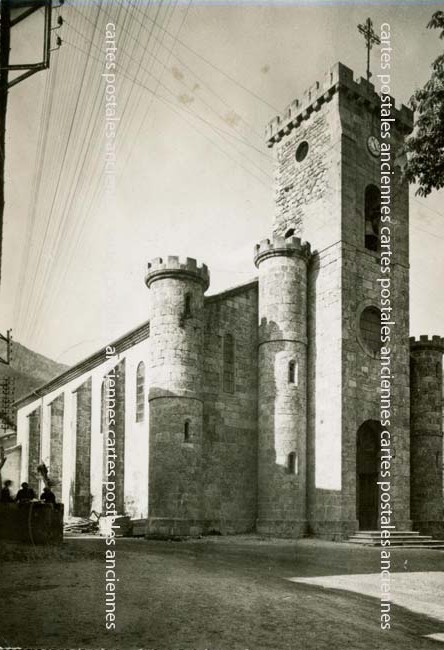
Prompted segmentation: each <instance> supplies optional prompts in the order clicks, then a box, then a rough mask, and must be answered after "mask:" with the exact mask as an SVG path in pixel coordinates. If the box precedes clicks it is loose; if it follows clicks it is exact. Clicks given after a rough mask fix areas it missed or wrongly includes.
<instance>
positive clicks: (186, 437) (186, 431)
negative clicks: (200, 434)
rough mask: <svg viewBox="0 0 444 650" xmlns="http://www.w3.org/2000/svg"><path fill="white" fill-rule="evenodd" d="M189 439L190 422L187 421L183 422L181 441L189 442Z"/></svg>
mask: <svg viewBox="0 0 444 650" xmlns="http://www.w3.org/2000/svg"><path fill="white" fill-rule="evenodd" d="M190 437H191V433H190V421H189V420H185V422H184V424H183V441H184V442H190Z"/></svg>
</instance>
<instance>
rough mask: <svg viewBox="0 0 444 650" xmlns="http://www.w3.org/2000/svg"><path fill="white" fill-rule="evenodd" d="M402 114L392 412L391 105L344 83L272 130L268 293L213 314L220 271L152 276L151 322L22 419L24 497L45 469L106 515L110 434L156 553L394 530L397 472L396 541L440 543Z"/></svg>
mask: <svg viewBox="0 0 444 650" xmlns="http://www.w3.org/2000/svg"><path fill="white" fill-rule="evenodd" d="M392 104H393V108H392V117H393V118H394V121H393V124H392V127H391V148H392V152H394V155H393V156H392V162H391V164H392V167H393V171H394V174H393V176H392V184H391V190H392V191H391V215H392V217H391V228H390V231H391V233H390V238H391V241H390V247H391V266H390V277H391V287H390V300H391V321H392V323H393V325H392V326H391V328H392V337H391V340H390V343H389V344H388V345H389V346H390V357H389V370H388V371H386V373H387V375H386V376H389V377H390V391H389V393H388V394H387V395H384V389H383V388H382V387H381V386H382V383H381V374H382V370H381V369H382V366H383V363H382V353H381V304H380V298H381V283H380V282H378V280H379V279H380V277H381V266H380V252H381V237H382V235H381V232H382V229H381V200H382V196H381V194H382V187H381V183H380V180H381V165H380V156H381V151H380V97H379V95H378V94H377V93H376V92H375V88H374V86H373V85H372V84H371V83H370V82H369V81H367V80H365V79H363V78H360V79H358V80H355V79H354V76H353V72H352V71H351V70H350V69H349V68H347V67H346V66H344V65H343V64H340V63H338V64H336V65H335V66H334V67H333V68H332V69H331V70H329V71H328V73H327V74H326V75H325V78H324V80H323V81H322V82H317V83H316V84H314V85H313V86H312V87H311V88H309V89H308V90H307V91H306V92H305V93H304V95H303V97H302V99H300V100H295V101H293V102H292V103H291V104H290V105H289V106H288V107H287V109H286V110H285V112H284V113H283V114H282V115H280V116H278V117H276V118H275V119H274V120H272V122H271V123H270V124H269V125H268V127H267V129H266V143H267V146H268V147H270V148H272V150H273V153H274V161H275V180H276V210H275V215H274V221H273V226H272V233H270V235H269V237H268V238H267V239H264V240H263V241H261V242H260V243H258V244H257V246H256V247H255V251H254V263H255V265H256V267H257V273H258V277H257V279H255V280H253V281H251V282H249V283H247V284H242V285H239V286H237V287H235V288H232V289H229V290H227V291H224V292H222V293H219V294H217V295H210V296H205V292H206V291H207V289H208V287H209V284H210V276H209V271H208V269H207V267H206V266H205V264H198V263H197V262H196V261H195V260H194V259H190V258H187V259H185V260H181V259H178V258H177V257H164V258H157V259H154V260H152V261H150V262H149V263H148V268H147V273H146V277H145V283H146V287H147V320H146V322H145V323H143V324H142V325H140V326H139V327H137V328H135V329H134V330H132V331H131V332H129V333H128V334H126V335H124V336H122V337H121V338H119V339H118V340H117V341H114V342H113V343H111V344H110V345H109V346H108V347H107V348H104V349H102V350H99V351H98V352H97V353H96V354H93V355H91V356H90V357H88V358H87V359H85V360H84V361H82V362H80V363H78V364H77V365H75V366H73V367H72V368H70V369H69V370H67V371H66V372H64V373H63V374H62V375H60V376H58V377H56V378H55V379H53V380H52V381H50V382H49V383H47V384H46V385H44V386H42V387H41V388H40V389H38V390H37V391H35V392H34V393H33V394H31V395H29V396H27V397H25V398H23V399H21V400H20V401H19V402H18V404H17V408H18V425H17V426H18V443H19V444H20V445H21V452H22V455H21V480H27V481H28V482H29V483H30V485H31V486H32V487H34V489H35V490H36V491H38V489H39V484H38V482H39V480H40V478H39V475H38V473H37V471H36V468H37V466H38V465H39V464H40V463H41V462H42V461H44V462H45V464H46V465H47V466H48V468H49V474H50V477H51V479H52V480H53V481H54V483H55V487H54V491H55V493H56V496H57V498H58V499H59V500H61V501H62V502H64V504H65V513H66V514H70V515H74V516H82V517H87V516H88V515H89V514H90V512H91V511H92V510H95V511H98V512H104V510H105V506H106V503H105V501H106V494H105V491H104V483H105V482H106V472H107V445H108V444H109V435H110V431H109V430H110V429H112V437H113V440H114V451H115V454H114V457H113V468H114V475H113V482H114V494H115V505H116V510H117V512H118V513H119V514H122V515H124V514H125V515H129V516H130V517H131V518H132V519H137V520H139V521H140V520H143V521H144V522H146V527H145V530H146V534H147V535H188V534H191V535H193V534H205V533H210V532H220V533H244V532H252V531H256V532H258V533H261V534H266V535H276V536H288V537H301V536H304V535H316V536H321V537H326V538H330V539H341V538H345V537H347V536H349V535H351V534H353V533H354V532H356V531H358V530H375V529H377V528H378V524H379V520H380V514H381V512H380V508H381V505H380V501H381V499H380V494H379V487H378V482H380V481H382V480H385V481H388V479H387V477H385V478H384V479H383V476H382V470H381V465H382V464H381V459H382V458H383V457H384V454H385V457H386V458H389V465H390V476H389V484H390V486H389V487H390V490H389V491H390V518H391V523H392V524H393V525H394V526H395V527H396V529H398V530H405V531H408V530H417V531H421V532H423V533H427V534H431V535H438V534H439V533H440V532H441V533H442V532H443V529H442V522H443V459H442V453H443V435H442V430H443V398H442V354H443V350H444V340H443V339H442V338H440V337H435V336H433V337H431V338H429V337H427V336H421V337H420V338H419V339H418V340H414V339H409V188H408V184H407V183H406V182H405V181H402V179H401V162H400V159H399V160H398V159H397V153H398V152H400V150H401V147H402V144H403V142H404V139H405V137H406V136H407V135H408V134H409V133H410V132H411V131H412V128H413V115H412V113H411V111H410V110H409V109H408V108H406V107H405V106H401V107H399V108H395V102H394V100H393V102H392ZM166 252H167V253H168V251H166ZM128 290H129V291H130V290H131V287H128ZM383 399H384V400H385V407H386V409H387V410H388V411H389V414H390V417H389V418H388V419H389V420H390V422H389V423H385V424H384V426H383V427H381V420H382V418H381V404H382V403H383ZM109 407H111V408H112V410H113V415H114V417H112V418H111V419H110V418H109V416H107V409H108V408H109ZM111 420H112V423H111ZM384 429H386V431H385V430H384ZM384 445H385V448H384ZM108 468H109V466H108Z"/></svg>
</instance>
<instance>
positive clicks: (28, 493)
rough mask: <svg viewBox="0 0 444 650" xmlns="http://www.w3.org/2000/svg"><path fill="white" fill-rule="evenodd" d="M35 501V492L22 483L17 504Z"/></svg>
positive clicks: (16, 498)
mask: <svg viewBox="0 0 444 650" xmlns="http://www.w3.org/2000/svg"><path fill="white" fill-rule="evenodd" d="M33 499H35V492H34V490H33V489H32V488H30V487H29V485H28V484H27V483H26V481H24V482H23V483H22V487H21V489H20V490H19V491H18V492H17V496H16V497H15V500H16V501H17V503H26V502H27V501H32V500H33Z"/></svg>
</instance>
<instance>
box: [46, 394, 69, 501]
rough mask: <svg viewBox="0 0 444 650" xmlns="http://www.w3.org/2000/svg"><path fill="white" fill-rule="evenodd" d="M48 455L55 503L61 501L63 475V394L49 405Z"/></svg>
mask: <svg viewBox="0 0 444 650" xmlns="http://www.w3.org/2000/svg"><path fill="white" fill-rule="evenodd" d="M50 409H51V416H50V434H49V438H50V439H49V444H50V448H49V449H50V452H49V453H50V455H49V476H50V478H51V480H52V481H53V482H54V486H53V488H52V491H53V492H54V494H55V496H56V499H57V501H59V502H60V501H61V500H62V473H63V416H64V410H65V394H64V393H62V394H61V395H59V396H58V397H56V399H55V400H53V401H52V402H51V404H50Z"/></svg>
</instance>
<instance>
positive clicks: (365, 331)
mask: <svg viewBox="0 0 444 650" xmlns="http://www.w3.org/2000/svg"><path fill="white" fill-rule="evenodd" d="M359 333H360V337H361V341H362V343H363V344H364V347H365V348H366V350H367V351H368V352H370V353H371V354H372V355H375V354H379V353H380V351H381V312H380V311H379V309H378V308H377V307H366V308H365V309H364V311H363V312H362V314H361V318H360V319H359Z"/></svg>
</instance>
